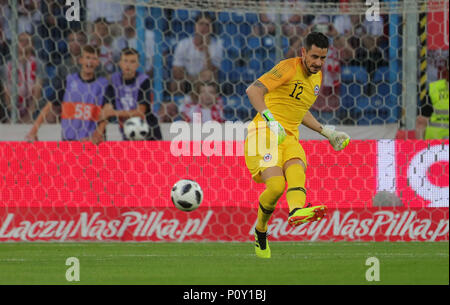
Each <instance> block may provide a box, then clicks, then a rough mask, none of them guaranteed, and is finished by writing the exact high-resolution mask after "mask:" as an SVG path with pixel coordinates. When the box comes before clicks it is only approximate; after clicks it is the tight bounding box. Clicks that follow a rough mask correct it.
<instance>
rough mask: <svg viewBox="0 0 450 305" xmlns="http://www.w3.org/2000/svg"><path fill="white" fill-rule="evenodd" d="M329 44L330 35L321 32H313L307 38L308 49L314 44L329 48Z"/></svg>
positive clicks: (306, 46) (306, 45)
mask: <svg viewBox="0 0 450 305" xmlns="http://www.w3.org/2000/svg"><path fill="white" fill-rule="evenodd" d="M329 44H330V42H329V41H328V37H327V36H325V35H324V34H322V33H320V32H311V33H309V34H308V35H307V36H306V38H305V48H306V50H311V48H312V46H313V45H315V46H316V47H318V48H320V49H328V46H329Z"/></svg>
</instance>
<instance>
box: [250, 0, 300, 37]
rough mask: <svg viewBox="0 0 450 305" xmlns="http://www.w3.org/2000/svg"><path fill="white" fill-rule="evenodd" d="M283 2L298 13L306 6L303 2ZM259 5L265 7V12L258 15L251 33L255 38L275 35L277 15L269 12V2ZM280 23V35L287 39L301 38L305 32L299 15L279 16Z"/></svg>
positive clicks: (295, 0) (296, 0)
mask: <svg viewBox="0 0 450 305" xmlns="http://www.w3.org/2000/svg"><path fill="white" fill-rule="evenodd" d="M285 2H286V4H287V5H289V6H292V7H295V9H296V10H299V11H301V10H302V8H303V7H304V6H305V5H307V3H306V2H307V1H305V0H287V1H285ZM261 5H262V6H263V7H266V12H265V13H261V14H259V21H260V22H259V23H258V24H256V25H255V26H254V28H253V33H254V35H255V36H265V35H275V30H276V26H275V24H277V23H278V14H277V13H272V12H271V3H270V1H262V2H261ZM280 21H281V29H282V34H283V35H284V36H286V37H288V38H293V37H295V36H301V35H302V34H303V33H304V31H305V30H306V25H305V24H304V22H303V18H302V16H301V15H299V14H286V13H285V14H281V16H280Z"/></svg>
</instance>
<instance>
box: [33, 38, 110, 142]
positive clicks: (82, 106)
mask: <svg viewBox="0 0 450 305" xmlns="http://www.w3.org/2000/svg"><path fill="white" fill-rule="evenodd" d="M99 53H100V52H99V50H98V49H96V48H94V47H92V46H89V45H86V46H84V47H83V49H82V52H81V57H80V60H79V62H80V66H81V67H80V70H79V73H73V74H69V75H67V77H66V80H65V81H64V82H62V83H61V84H62V87H61V88H56V89H59V90H58V91H57V92H58V94H57V95H56V96H55V99H54V100H52V101H48V102H47V104H46V106H45V107H44V108H43V109H42V111H41V113H40V114H39V117H38V118H37V119H36V121H35V122H34V124H33V127H32V128H31V130H30V131H29V132H28V134H27V135H26V136H25V139H26V140H27V141H37V140H38V136H37V134H38V130H39V127H40V126H41V124H42V123H43V122H44V120H45V119H46V117H47V114H48V113H49V112H50V111H51V110H52V106H53V105H60V107H61V127H62V140H63V141H76V140H80V141H92V142H93V143H100V142H101V141H103V139H104V131H105V127H106V122H105V121H100V120H99V119H100V114H101V110H102V107H104V106H105V105H106V104H108V103H110V102H111V99H112V96H113V95H114V89H113V88H112V86H110V85H109V84H108V80H107V79H106V78H104V77H98V78H97V77H96V76H95V69H96V68H97V66H98V65H99V64H100V60H99Z"/></svg>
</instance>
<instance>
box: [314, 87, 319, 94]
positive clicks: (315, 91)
mask: <svg viewBox="0 0 450 305" xmlns="http://www.w3.org/2000/svg"><path fill="white" fill-rule="evenodd" d="M319 90H320V87H319V85H316V86H315V87H314V95H315V96H318V95H319Z"/></svg>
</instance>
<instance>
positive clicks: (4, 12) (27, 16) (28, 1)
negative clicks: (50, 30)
mask: <svg viewBox="0 0 450 305" xmlns="http://www.w3.org/2000/svg"><path fill="white" fill-rule="evenodd" d="M40 2H41V1H40V0H18V1H17V3H16V6H17V13H18V19H17V32H18V33H23V32H27V33H29V34H34V32H35V24H37V23H38V22H39V21H40V20H41V18H42V15H41V12H40V11H39V9H38V8H39V6H40ZM0 21H1V22H2V23H3V27H4V31H5V34H6V38H7V39H8V40H11V38H12V37H11V35H12V34H11V25H10V22H11V21H12V13H11V8H10V7H9V5H8V1H7V0H6V1H5V0H2V1H0Z"/></svg>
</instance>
